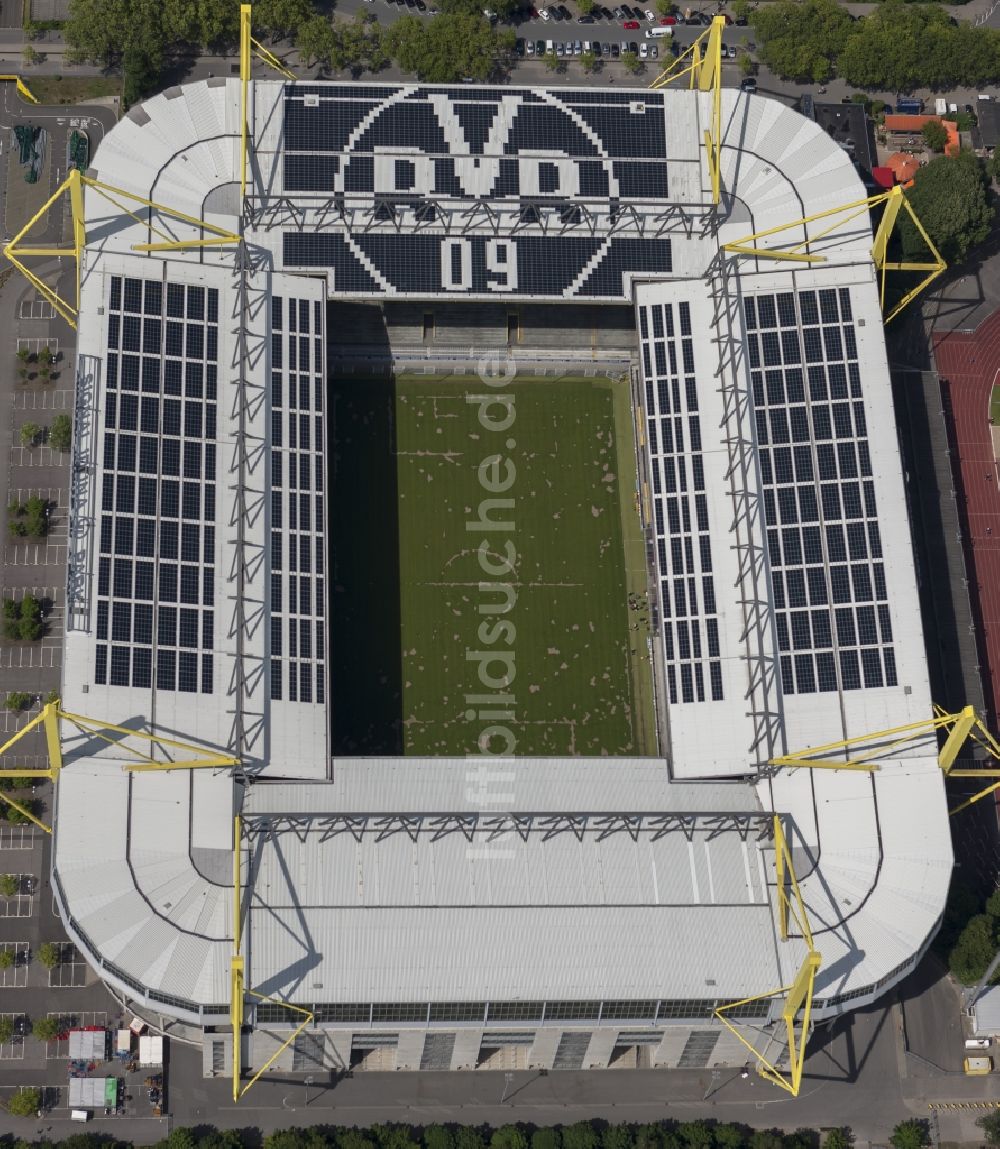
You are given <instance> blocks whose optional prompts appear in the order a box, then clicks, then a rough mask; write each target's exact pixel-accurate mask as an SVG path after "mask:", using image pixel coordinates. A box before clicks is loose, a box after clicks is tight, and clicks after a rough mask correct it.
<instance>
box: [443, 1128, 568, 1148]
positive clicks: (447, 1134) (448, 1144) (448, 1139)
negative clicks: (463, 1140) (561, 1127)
mask: <svg viewBox="0 0 1000 1149" xmlns="http://www.w3.org/2000/svg"><path fill="white" fill-rule="evenodd" d="M424 1149H455V1138H454V1136H453V1135H452V1132H451V1130H450V1129H449V1128H448V1126H447V1125H428V1126H426V1127H425V1129H424ZM553 1149H555V1147H553Z"/></svg>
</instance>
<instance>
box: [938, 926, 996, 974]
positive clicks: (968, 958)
mask: <svg viewBox="0 0 1000 1149" xmlns="http://www.w3.org/2000/svg"><path fill="white" fill-rule="evenodd" d="M995 933H996V931H995V925H994V919H993V918H991V917H990V916H989V915H988V914H977V915H976V916H975V917H974V918H972V919H970V921H969V924H968V925H967V926H966V927H965V929H964V930H962V932H961V934H959V937H958V941H957V942H956V943H955V947H954V949H953V950H952V951H951V953H950V954H949V955H948V965H949V967H950V969H951V972H952V973H953V974H954V975H955V977H957V978H958V980H959V981H960V982H962V983H963V984H964V985H972V984H974V983H975V982H977V981H978V980H979V979H980V978H981V977H982V976H983V974H984V973H985V972H986V967H987V966H988V965H989V964H990V962H991V961H992V960H993V954H994V952H995V950H996V945H995Z"/></svg>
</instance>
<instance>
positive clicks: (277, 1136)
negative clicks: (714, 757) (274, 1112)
mask: <svg viewBox="0 0 1000 1149" xmlns="http://www.w3.org/2000/svg"><path fill="white" fill-rule="evenodd" d="M348 1132H352V1133H359V1130H357V1129H353V1130H349V1131H348ZM364 1140H365V1144H367V1145H371V1142H370V1141H369V1140H368V1139H367V1138H365V1139H364ZM264 1149H328V1143H327V1140H326V1138H325V1137H324V1136H323V1134H322V1133H321V1132H320V1131H319V1130H318V1129H276V1130H275V1131H274V1132H273V1133H269V1134H268V1135H267V1136H266V1137H265V1138H264Z"/></svg>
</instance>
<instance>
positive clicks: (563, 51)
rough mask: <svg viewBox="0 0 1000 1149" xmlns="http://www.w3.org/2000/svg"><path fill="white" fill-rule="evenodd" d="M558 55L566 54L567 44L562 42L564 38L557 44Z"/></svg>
mask: <svg viewBox="0 0 1000 1149" xmlns="http://www.w3.org/2000/svg"><path fill="white" fill-rule="evenodd" d="M556 55H557V56H565V55H566V45H565V44H564V43H563V42H562V40H560V41H559V43H558V44H556Z"/></svg>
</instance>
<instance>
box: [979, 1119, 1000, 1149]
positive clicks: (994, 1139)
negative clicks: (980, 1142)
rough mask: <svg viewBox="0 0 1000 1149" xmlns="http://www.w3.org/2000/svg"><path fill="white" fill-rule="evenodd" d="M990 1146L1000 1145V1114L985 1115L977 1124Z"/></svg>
mask: <svg viewBox="0 0 1000 1149" xmlns="http://www.w3.org/2000/svg"><path fill="white" fill-rule="evenodd" d="M976 1124H977V1125H978V1126H979V1128H980V1129H982V1131H983V1137H984V1139H985V1140H986V1143H987V1144H988V1145H1000V1112H997V1111H994V1112H993V1113H984V1114H983V1116H982V1117H980V1118H979V1120H978V1121H977V1122H976Z"/></svg>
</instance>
